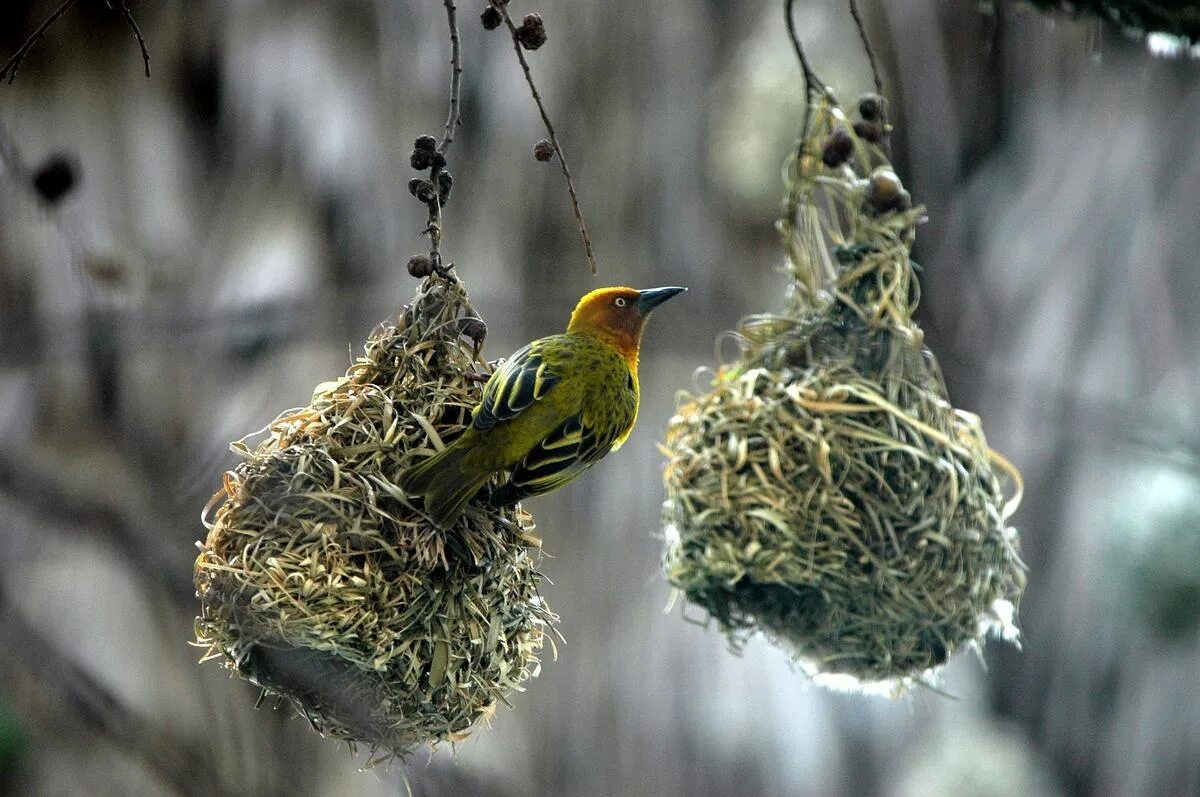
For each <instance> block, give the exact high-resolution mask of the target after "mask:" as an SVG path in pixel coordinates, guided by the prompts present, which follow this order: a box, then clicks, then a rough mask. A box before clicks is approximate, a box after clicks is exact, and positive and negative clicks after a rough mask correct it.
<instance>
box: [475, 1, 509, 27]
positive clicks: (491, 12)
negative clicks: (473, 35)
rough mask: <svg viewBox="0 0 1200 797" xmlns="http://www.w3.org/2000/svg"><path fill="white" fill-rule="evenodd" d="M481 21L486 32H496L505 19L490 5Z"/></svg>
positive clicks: (481, 16)
mask: <svg viewBox="0 0 1200 797" xmlns="http://www.w3.org/2000/svg"><path fill="white" fill-rule="evenodd" d="M479 21H480V22H482V23H483V27H484V30H495V29H496V28H498V27H500V23H501V22H503V21H504V18H503V17H502V16H500V12H499V11H497V10H496V7H495V6H491V5H489V6H488V7H487V8H485V9H483V13H482V14H480V15H479Z"/></svg>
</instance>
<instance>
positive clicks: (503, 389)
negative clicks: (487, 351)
mask: <svg viewBox="0 0 1200 797" xmlns="http://www.w3.org/2000/svg"><path fill="white" fill-rule="evenodd" d="M558 381H559V379H558V376H556V375H555V374H553V373H551V371H550V369H549V368H548V367H547V366H546V363H545V362H544V361H543V360H542V356H541V355H540V354H539V353H538V352H537V351H536V350H535V349H534V347H533V344H530V345H528V346H525V347H524V348H522V349H519V350H518V351H517V352H516V353H515V354H513V356H512V357H510V358H508V360H507V361H505V363H504V365H502V366H500V368H499V370H497V371H496V373H494V374H492V378H491V379H489V380H488V383H487V385H486V386H485V387H484V388H483V399H482V400H481V401H480V403H479V409H478V410H476V412H475V419H474V421H472V425H473V426H474V427H475V430H476V431H479V432H485V431H487V430H488V429H491V428H492V427H493V426H495V425H496V424H498V423H502V422H504V421H511V420H512V419H513V418H515V417H517V416H518V415H520V414H521V411H522V410H524V409H525V408H527V407H529V406H530V405H531V404H533V402H535V401H537V400H538V399H540V398H542V397H543V396H545V395H546V394H547V393H549V392H550V390H551V389H553V387H554V386H555V385H557V384H558Z"/></svg>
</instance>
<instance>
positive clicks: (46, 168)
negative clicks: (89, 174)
mask: <svg viewBox="0 0 1200 797" xmlns="http://www.w3.org/2000/svg"><path fill="white" fill-rule="evenodd" d="M78 179H79V166H78V161H76V160H75V158H73V157H71V156H70V155H62V154H59V155H51V156H50V157H49V158H47V159H46V161H45V162H44V163H42V165H41V166H39V167H38V169H37V171H36V172H34V173H33V187H34V189H36V190H37V192H38V193H39V194H41V196H42V199H44V200H46V201H47V202H49V203H50V204H51V205H54V204H57V203H58V201H59V200H61V199H62V198H63V197H64V196H66V195H67V194H69V193H71V190H72V189H73V188H74V187H75V183H76V181H77V180H78Z"/></svg>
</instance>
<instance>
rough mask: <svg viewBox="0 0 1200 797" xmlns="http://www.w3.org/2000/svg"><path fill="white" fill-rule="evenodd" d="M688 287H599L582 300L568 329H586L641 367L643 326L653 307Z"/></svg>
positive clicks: (574, 330)
mask: <svg viewBox="0 0 1200 797" xmlns="http://www.w3.org/2000/svg"><path fill="white" fill-rule="evenodd" d="M684 290H686V289H685V288H655V289H653V290H646V291H639V290H635V289H633V288H625V287H616V288H597V289H596V290H594V291H592V292H591V293H589V294H587V295H586V296H584V297H583V298H582V299H580V300H579V304H577V305H575V311H574V312H573V313H571V323H570V324H568V325H567V332H582V333H585V334H589V335H595V336H596V337H598V338H600V339H601V340H603V341H604V342H605V343H608V344H609V345H611V346H612V347H613V348H615V349H616V350H617V351H619V352H620V353H621V354H622V356H624V357H625V359H626V360H627V361H628V362H629V364H630V366H632V367H635V368H636V367H637V361H638V349H639V348H640V347H641V343H642V330H643V329H645V327H646V318H647V317H648V316H649V315H650V311H651V310H653V309H654V308H655V307H657V306H658V305H660V304H662V303H663V302H665V301H666V300H667V299H669V298H671V297H672V296H674V295H675V294H677V293H680V292H682V291H684Z"/></svg>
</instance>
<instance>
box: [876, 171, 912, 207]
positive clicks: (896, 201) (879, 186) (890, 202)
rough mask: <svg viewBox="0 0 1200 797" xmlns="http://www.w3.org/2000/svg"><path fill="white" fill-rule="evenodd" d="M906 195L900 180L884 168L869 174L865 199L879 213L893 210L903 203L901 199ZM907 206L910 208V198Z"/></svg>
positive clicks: (892, 172)
mask: <svg viewBox="0 0 1200 797" xmlns="http://www.w3.org/2000/svg"><path fill="white" fill-rule="evenodd" d="M907 193H908V192H907V191H905V190H904V184H903V183H901V182H900V178H899V177H897V176H896V173H895V172H894V171H892V170H891V169H889V168H887V167H886V166H882V167H880V168H878V169H876V170H875V171H874V172H873V173H872V174H871V179H870V182H869V183H868V185H867V199H868V200H869V201H870V202H871V205H872V207H874V208H875V210H876V211H878V212H880V213H886V212H887V211H889V210H895V209H896V208H897V207H899V206H900V205H901V204H902V203H903V201H904V200H903V198H902V197H903V196H904V195H905V194H907ZM908 204H909V206H910V207H911V205H912V198H911V197H910V198H909V200H908Z"/></svg>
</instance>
